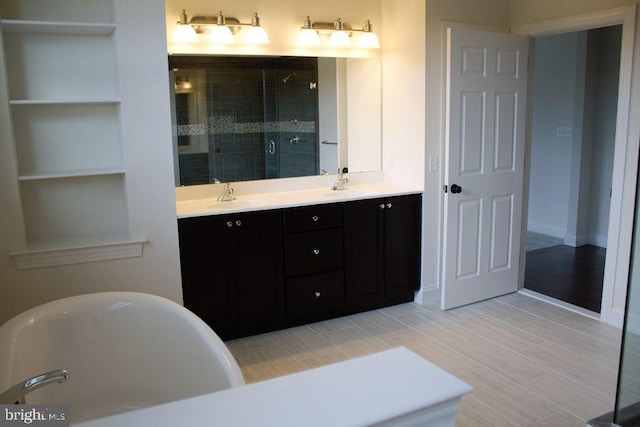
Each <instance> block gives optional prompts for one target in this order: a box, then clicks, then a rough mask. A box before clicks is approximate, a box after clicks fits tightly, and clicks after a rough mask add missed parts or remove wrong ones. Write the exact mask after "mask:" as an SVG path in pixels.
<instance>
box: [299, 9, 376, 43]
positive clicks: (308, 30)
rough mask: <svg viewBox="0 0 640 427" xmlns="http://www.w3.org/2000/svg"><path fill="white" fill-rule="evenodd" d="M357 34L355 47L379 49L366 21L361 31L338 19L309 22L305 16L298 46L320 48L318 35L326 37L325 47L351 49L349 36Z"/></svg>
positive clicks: (374, 35) (369, 23)
mask: <svg viewBox="0 0 640 427" xmlns="http://www.w3.org/2000/svg"><path fill="white" fill-rule="evenodd" d="M353 33H355V34H357V35H358V36H359V37H358V38H357V47H360V48H365V49H378V48H380V41H379V40H378V36H377V35H376V33H374V32H373V30H372V28H371V21H370V20H368V19H367V20H366V21H364V23H363V24H362V28H361V29H357V28H351V26H349V24H346V23H344V22H342V19H340V18H338V19H336V20H335V21H334V22H313V23H312V22H311V19H310V18H309V17H308V16H307V17H306V18H305V21H304V25H303V26H302V27H301V28H300V35H299V38H298V44H300V45H301V46H320V45H321V44H322V41H321V39H320V35H327V36H328V40H327V45H328V46H329V47H336V48H341V47H351V36H352V35H353Z"/></svg>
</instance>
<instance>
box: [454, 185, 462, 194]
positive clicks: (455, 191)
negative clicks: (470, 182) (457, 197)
mask: <svg viewBox="0 0 640 427" xmlns="http://www.w3.org/2000/svg"><path fill="white" fill-rule="evenodd" d="M460 192H462V187H460V186H459V185H458V184H453V185H451V193H452V194H457V193H460Z"/></svg>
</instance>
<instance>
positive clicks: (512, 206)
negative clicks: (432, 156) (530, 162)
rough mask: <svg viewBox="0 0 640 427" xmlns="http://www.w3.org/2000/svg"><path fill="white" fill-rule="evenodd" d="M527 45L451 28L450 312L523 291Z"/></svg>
mask: <svg viewBox="0 0 640 427" xmlns="http://www.w3.org/2000/svg"><path fill="white" fill-rule="evenodd" d="M528 45H529V41H528V38H527V37H521V36H512V35H508V34H502V33H489V32H483V31H475V30H468V29H457V28H456V29H451V28H449V29H448V30H447V85H446V88H447V92H446V110H445V111H446V128H445V129H446V147H445V153H446V161H445V184H446V185H445V187H444V188H443V191H445V195H444V200H445V204H444V206H445V209H444V236H443V241H444V258H443V269H442V274H443V280H442V284H443V286H442V298H441V306H442V308H443V309H445V310H446V309H450V308H454V307H458V306H461V305H465V304H470V303H473V302H476V301H481V300H484V299H488V298H493V297H495V296H498V295H503V294H506V293H509V292H514V291H516V290H518V269H519V256H520V240H521V236H520V233H521V227H522V188H523V169H524V140H525V118H526V114H525V112H526V111H525V110H526V94H527V81H526V79H527V51H528Z"/></svg>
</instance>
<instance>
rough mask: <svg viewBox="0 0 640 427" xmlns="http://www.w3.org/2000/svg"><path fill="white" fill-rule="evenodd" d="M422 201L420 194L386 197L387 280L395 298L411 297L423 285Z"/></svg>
mask: <svg viewBox="0 0 640 427" xmlns="http://www.w3.org/2000/svg"><path fill="white" fill-rule="evenodd" d="M421 205H422V196H420V195H410V196H399V197H391V198H388V199H387V200H386V201H385V209H384V215H385V219H384V222H385V224H384V258H385V262H384V281H385V289H386V296H387V299H390V300H392V301H398V300H403V301H405V300H406V301H411V300H413V291H417V290H418V289H419V288H420V243H421V233H420V231H421V222H420V212H421V210H422V206H421Z"/></svg>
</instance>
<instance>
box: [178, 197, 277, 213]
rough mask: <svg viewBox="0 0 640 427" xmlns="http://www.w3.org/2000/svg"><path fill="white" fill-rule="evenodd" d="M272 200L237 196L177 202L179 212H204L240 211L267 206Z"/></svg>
mask: <svg viewBox="0 0 640 427" xmlns="http://www.w3.org/2000/svg"><path fill="white" fill-rule="evenodd" d="M269 203H271V201H270V200H269V199H245V198H237V199H236V200H231V201H228V202H220V201H218V200H216V199H198V200H185V201H181V202H178V203H177V207H178V214H180V213H181V212H185V211H188V212H204V211H222V210H229V211H238V210H245V209H254V208H259V207H261V206H266V205H268V204H269Z"/></svg>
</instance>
